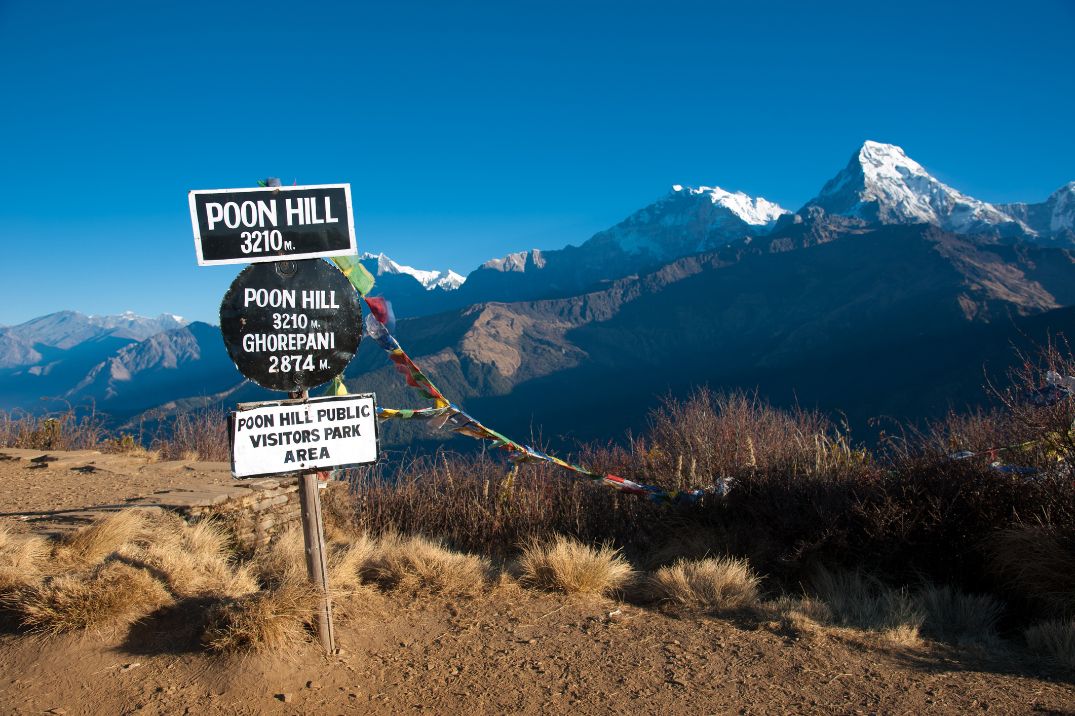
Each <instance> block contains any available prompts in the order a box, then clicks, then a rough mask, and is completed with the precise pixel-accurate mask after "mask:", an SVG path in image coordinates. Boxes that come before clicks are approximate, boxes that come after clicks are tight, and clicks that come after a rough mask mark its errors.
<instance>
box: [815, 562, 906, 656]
mask: <svg viewBox="0 0 1075 716" xmlns="http://www.w3.org/2000/svg"><path fill="white" fill-rule="evenodd" d="M812 585H813V588H814V592H815V593H816V595H817V597H818V598H819V599H821V601H823V602H824V603H825V605H826V606H827V607H828V608H829V611H830V614H831V617H830V618H831V621H830V622H829V623H830V624H833V625H835V626H843V627H851V628H854V629H861V630H864V631H872V632H878V633H880V634H881V635H883V636H884V637H886V638H887V639H889V640H890V641H893V642H896V643H898V644H902V645H913V644H915V643H917V641H918V634H919V631H920V630H921V628H922V624H923V623H924V622H925V619H926V615H925V613H924V612H923V611H922V608H921V607H920V606H919V604H918V602H917V600H916V599H915V598H914V596H913V595H911V594H910V593H909V592H908V591H907V590H905V589H894V588H892V587H889V586H888V585H886V584H884V583H883V582H881V581H880V580H879V579H877V578H876V577H873V576H870V575H867V574H863V573H862V572H859V571H853V572H831V571H829V570H827V569H823V568H822V569H818V570H817V572H816V573H815V575H814V578H813V580H812Z"/></svg>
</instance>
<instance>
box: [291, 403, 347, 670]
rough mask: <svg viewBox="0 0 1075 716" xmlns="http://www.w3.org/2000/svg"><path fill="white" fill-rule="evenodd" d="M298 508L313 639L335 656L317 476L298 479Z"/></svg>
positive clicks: (311, 474)
mask: <svg viewBox="0 0 1075 716" xmlns="http://www.w3.org/2000/svg"><path fill="white" fill-rule="evenodd" d="M291 397H292V398H299V399H302V400H306V399H307V398H309V392H308V391H305V390H304V391H302V392H301V393H292V394H291ZM298 478H299V506H300V508H301V510H302V537H303V542H304V543H305V545H306V574H307V576H308V577H309V579H310V583H311V584H313V585H314V588H315V589H317V591H318V596H319V603H318V606H317V635H318V637H319V638H320V639H321V647H322V648H323V649H324V650H325V653H326V654H335V653H336V631H335V628H334V627H333V625H332V596H331V594H330V593H329V584H328V552H327V551H326V549H325V521H324V518H323V517H322V514H321V495H320V494H319V493H320V490H319V489H318V487H317V473H316V472H303V473H300V474H299V476H298Z"/></svg>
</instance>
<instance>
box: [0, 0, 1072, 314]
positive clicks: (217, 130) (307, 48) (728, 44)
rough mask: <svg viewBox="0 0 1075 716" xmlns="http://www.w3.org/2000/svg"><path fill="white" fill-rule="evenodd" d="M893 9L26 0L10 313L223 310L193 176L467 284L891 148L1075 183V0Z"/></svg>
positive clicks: (941, 161)
mask: <svg viewBox="0 0 1075 716" xmlns="http://www.w3.org/2000/svg"><path fill="white" fill-rule="evenodd" d="M870 5H871V4H869V3H861V2H849V3H813V2H809V3H807V2H788V3H745V2H736V3H722V2H706V3H702V2H691V1H687V0H684V1H681V2H676V3H665V2H656V1H655V2H648V3H642V2H623V1H621V2H614V3H613V2H582V3H580V2H571V3H562V4H561V3H556V2H542V3H532V4H516V3H504V2H495V3H493V2H490V3H468V2H460V3H446V2H375V3H374V2H350V3H343V2H341V3H338V4H320V3H295V2H286V3H282V2H273V1H266V2H258V3H219V2H214V3H210V2H206V3H200V2H185V3H182V4H179V3H176V4H168V3H146V2H138V3H134V2H131V3H114V2H107V1H102V2H96V3H63V2H60V3H42V2H21V1H19V0H0V66H2V67H3V68H4V70H3V77H4V84H3V86H4V90H3V91H4V94H5V102H4V111H3V112H0V133H2V136H3V138H4V142H3V147H4V150H3V156H4V160H3V164H2V168H3V171H2V172H0V195H2V196H3V201H2V202H0V227H2V229H0V230H2V232H3V235H2V238H3V245H4V247H5V256H6V266H5V268H6V270H5V271H4V277H3V279H2V281H0V299H2V300H0V324H10V323H16V322H20V321H23V320H26V319H28V318H31V317H33V316H37V315H41V314H44V313H48V312H51V311H55V310H60V309H63V308H73V309H77V310H81V311H84V312H87V313H118V312H120V311H123V310H126V309H131V310H134V311H137V312H139V313H144V314H156V313H160V312H175V313H180V314H182V315H185V316H188V317H191V318H197V319H202V320H209V321H211V322H216V320H217V310H218V307H219V302H220V299H221V297H222V296H223V294H224V291H225V290H226V288H227V286H228V284H229V283H230V282H231V280H232V278H233V277H234V276H235V274H236V273H237V272H238V268H237V267H213V268H205V267H201V268H200V267H198V266H197V265H196V264H195V257H194V249H193V239H192V237H191V228H190V219H189V214H188V213H187V203H186V192H187V191H188V190H189V189H209V188H222V187H238V186H249V185H252V184H254V183H255V182H256V180H257V179H258V178H260V177H264V176H268V175H274V176H280V177H282V178H283V180H284V181H285V182H287V183H291V181H292V180H298V181H299V183H310V184H313V183H329V182H350V183H351V185H352V194H353V197H354V203H355V208H356V214H357V217H356V218H357V233H358V242H359V249H360V250H373V251H384V252H386V253H388V254H389V255H391V256H392V257H393V258H396V259H397V260H398V261H400V262H403V263H410V264H412V265H415V266H418V267H421V268H442V269H443V268H447V267H450V268H452V269H455V270H456V271H459V272H460V273H466V272H468V271H469V270H471V269H472V268H474V267H475V266H477V265H478V264H479V263H481V262H482V261H484V260H486V259H488V258H490V257H493V256H498V255H502V254H505V253H507V252H510V251H517V250H520V249H526V248H532V247H540V248H556V247H560V246H563V245H566V244H568V243H576V244H577V243H580V242H582V241H584V240H585V239H587V238H588V237H589V236H590V235H592V234H593V233H594V232H595V231H598V230H600V229H603V228H606V227H607V226H610V225H612V224H614V223H616V222H617V221H619V220H620V219H622V218H623V217H624V216H626V215H628V214H629V213H631V212H632V211H634V210H635V209H638V208H640V207H642V206H644V205H646V204H647V203H649V202H651V201H653V200H654V199H656V198H657V197H659V196H660V195H662V194H663V193H665V192H666V191H668V188H669V187H670V186H671V185H672V184H675V183H682V184H691V185H697V184H708V185H712V184H718V185H720V186H723V187H725V188H729V189H738V190H743V191H746V192H748V193H751V194H761V195H763V196H765V197H767V198H769V199H771V200H774V201H777V202H779V203H780V204H782V205H784V206H785V207H788V208H791V209H795V208H798V207H799V206H800V205H801V204H803V203H804V202H805V201H806V200H808V199H809V198H810V197H811V196H813V194H814V193H816V192H817V190H818V189H819V188H820V186H821V185H822V183H823V182H824V181H825V180H826V179H828V178H829V177H830V176H831V175H832V174H834V173H835V172H836V171H837V170H838V169H840V168H841V167H842V166H843V165H844V164H845V163H846V161H847V159H848V158H849V157H850V155H851V153H852V152H853V151H854V150H855V149H856V148H857V147H858V146H859V145H860V144H861V142H862V141H863V140H865V139H876V140H878V141H885V142H892V143H895V144H900V145H901V146H903V147H904V148H905V149H906V150H907V152H908V153H909V154H910V156H912V157H913V158H915V159H917V160H918V161H919V162H921V163H922V164H924V165H925V166H926V167H927V168H928V169H929V170H931V171H932V172H933V173H934V174H936V175H937V176H938V177H939V178H941V179H942V180H944V181H946V182H948V183H950V184H952V185H953V186H955V187H956V188H959V189H961V190H962V191H964V192H967V193H970V194H972V195H974V196H977V197H979V198H982V199H985V200H990V201H1021V200H1022V201H1038V200H1041V199H1043V198H1045V197H1046V196H1047V195H1048V194H1049V193H1050V192H1052V191H1053V190H1055V189H1056V188H1057V187H1059V186H1060V185H1061V184H1063V183H1064V182H1067V181H1070V180H1072V179H1075V138H1073V135H1075V131H1073V126H1075V125H1073V119H1075V72H1072V69H1071V67H1072V65H1071V55H1070V52H1071V37H1072V36H1073V34H1075V3H1071V2H1068V1H1067V0H1051V1H1044V0H1041V1H1039V0H1026V1H1024V2H1020V3H993V2H967V3H936V2H928V3H927V2H922V3H919V2H901V3H885V4H880V3H878V4H876V6H875V7H873V8H872V9H871V7H870Z"/></svg>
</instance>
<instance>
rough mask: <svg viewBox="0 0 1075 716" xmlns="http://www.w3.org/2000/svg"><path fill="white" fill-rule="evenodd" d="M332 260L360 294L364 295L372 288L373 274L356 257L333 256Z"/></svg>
mask: <svg viewBox="0 0 1075 716" xmlns="http://www.w3.org/2000/svg"><path fill="white" fill-rule="evenodd" d="M332 261H333V263H335V264H336V265H337V266H338V267H339V268H340V271H343V275H344V276H346V277H347V280H348V281H350V282H351V285H352V286H354V287H355V290H356V291H358V292H359V293H360V294H361V295H363V296H365V295H366V294H368V293H369V292H370V291H372V290H373V283H374V280H375V279H374V278H373V274H371V273H370V272H369V271H367V270H366V267H365V266H363V265H362V262H361V261H359V260H358V258H357V257H355V256H334V257H333V258H332Z"/></svg>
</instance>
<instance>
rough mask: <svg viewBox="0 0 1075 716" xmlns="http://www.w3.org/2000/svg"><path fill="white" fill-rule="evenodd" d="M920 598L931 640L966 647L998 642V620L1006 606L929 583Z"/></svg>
mask: <svg viewBox="0 0 1075 716" xmlns="http://www.w3.org/2000/svg"><path fill="white" fill-rule="evenodd" d="M917 597H918V603H919V604H920V605H921V608H922V611H923V612H924V613H925V617H926V619H925V623H924V624H923V629H924V630H925V631H926V632H927V633H928V634H929V635H930V636H931V637H933V638H935V639H937V640H939V641H946V642H949V643H951V644H960V645H964V646H968V645H980V646H990V645H995V644H997V643H998V642H999V639H1000V637H999V636H998V635H997V621H998V620H999V619H1000V615H1001V613H1002V612H1003V611H1004V605H1003V604H1001V603H1000V602H999V601H997V600H996V599H994V598H993V597H991V596H989V595H988V594H966V593H964V592H961V591H959V590H958V589H953V588H951V587H937V586H934V585H932V584H927V585H926V586H924V587H923V588H922V589H921V590H920V591H919V592H918V595H917Z"/></svg>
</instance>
